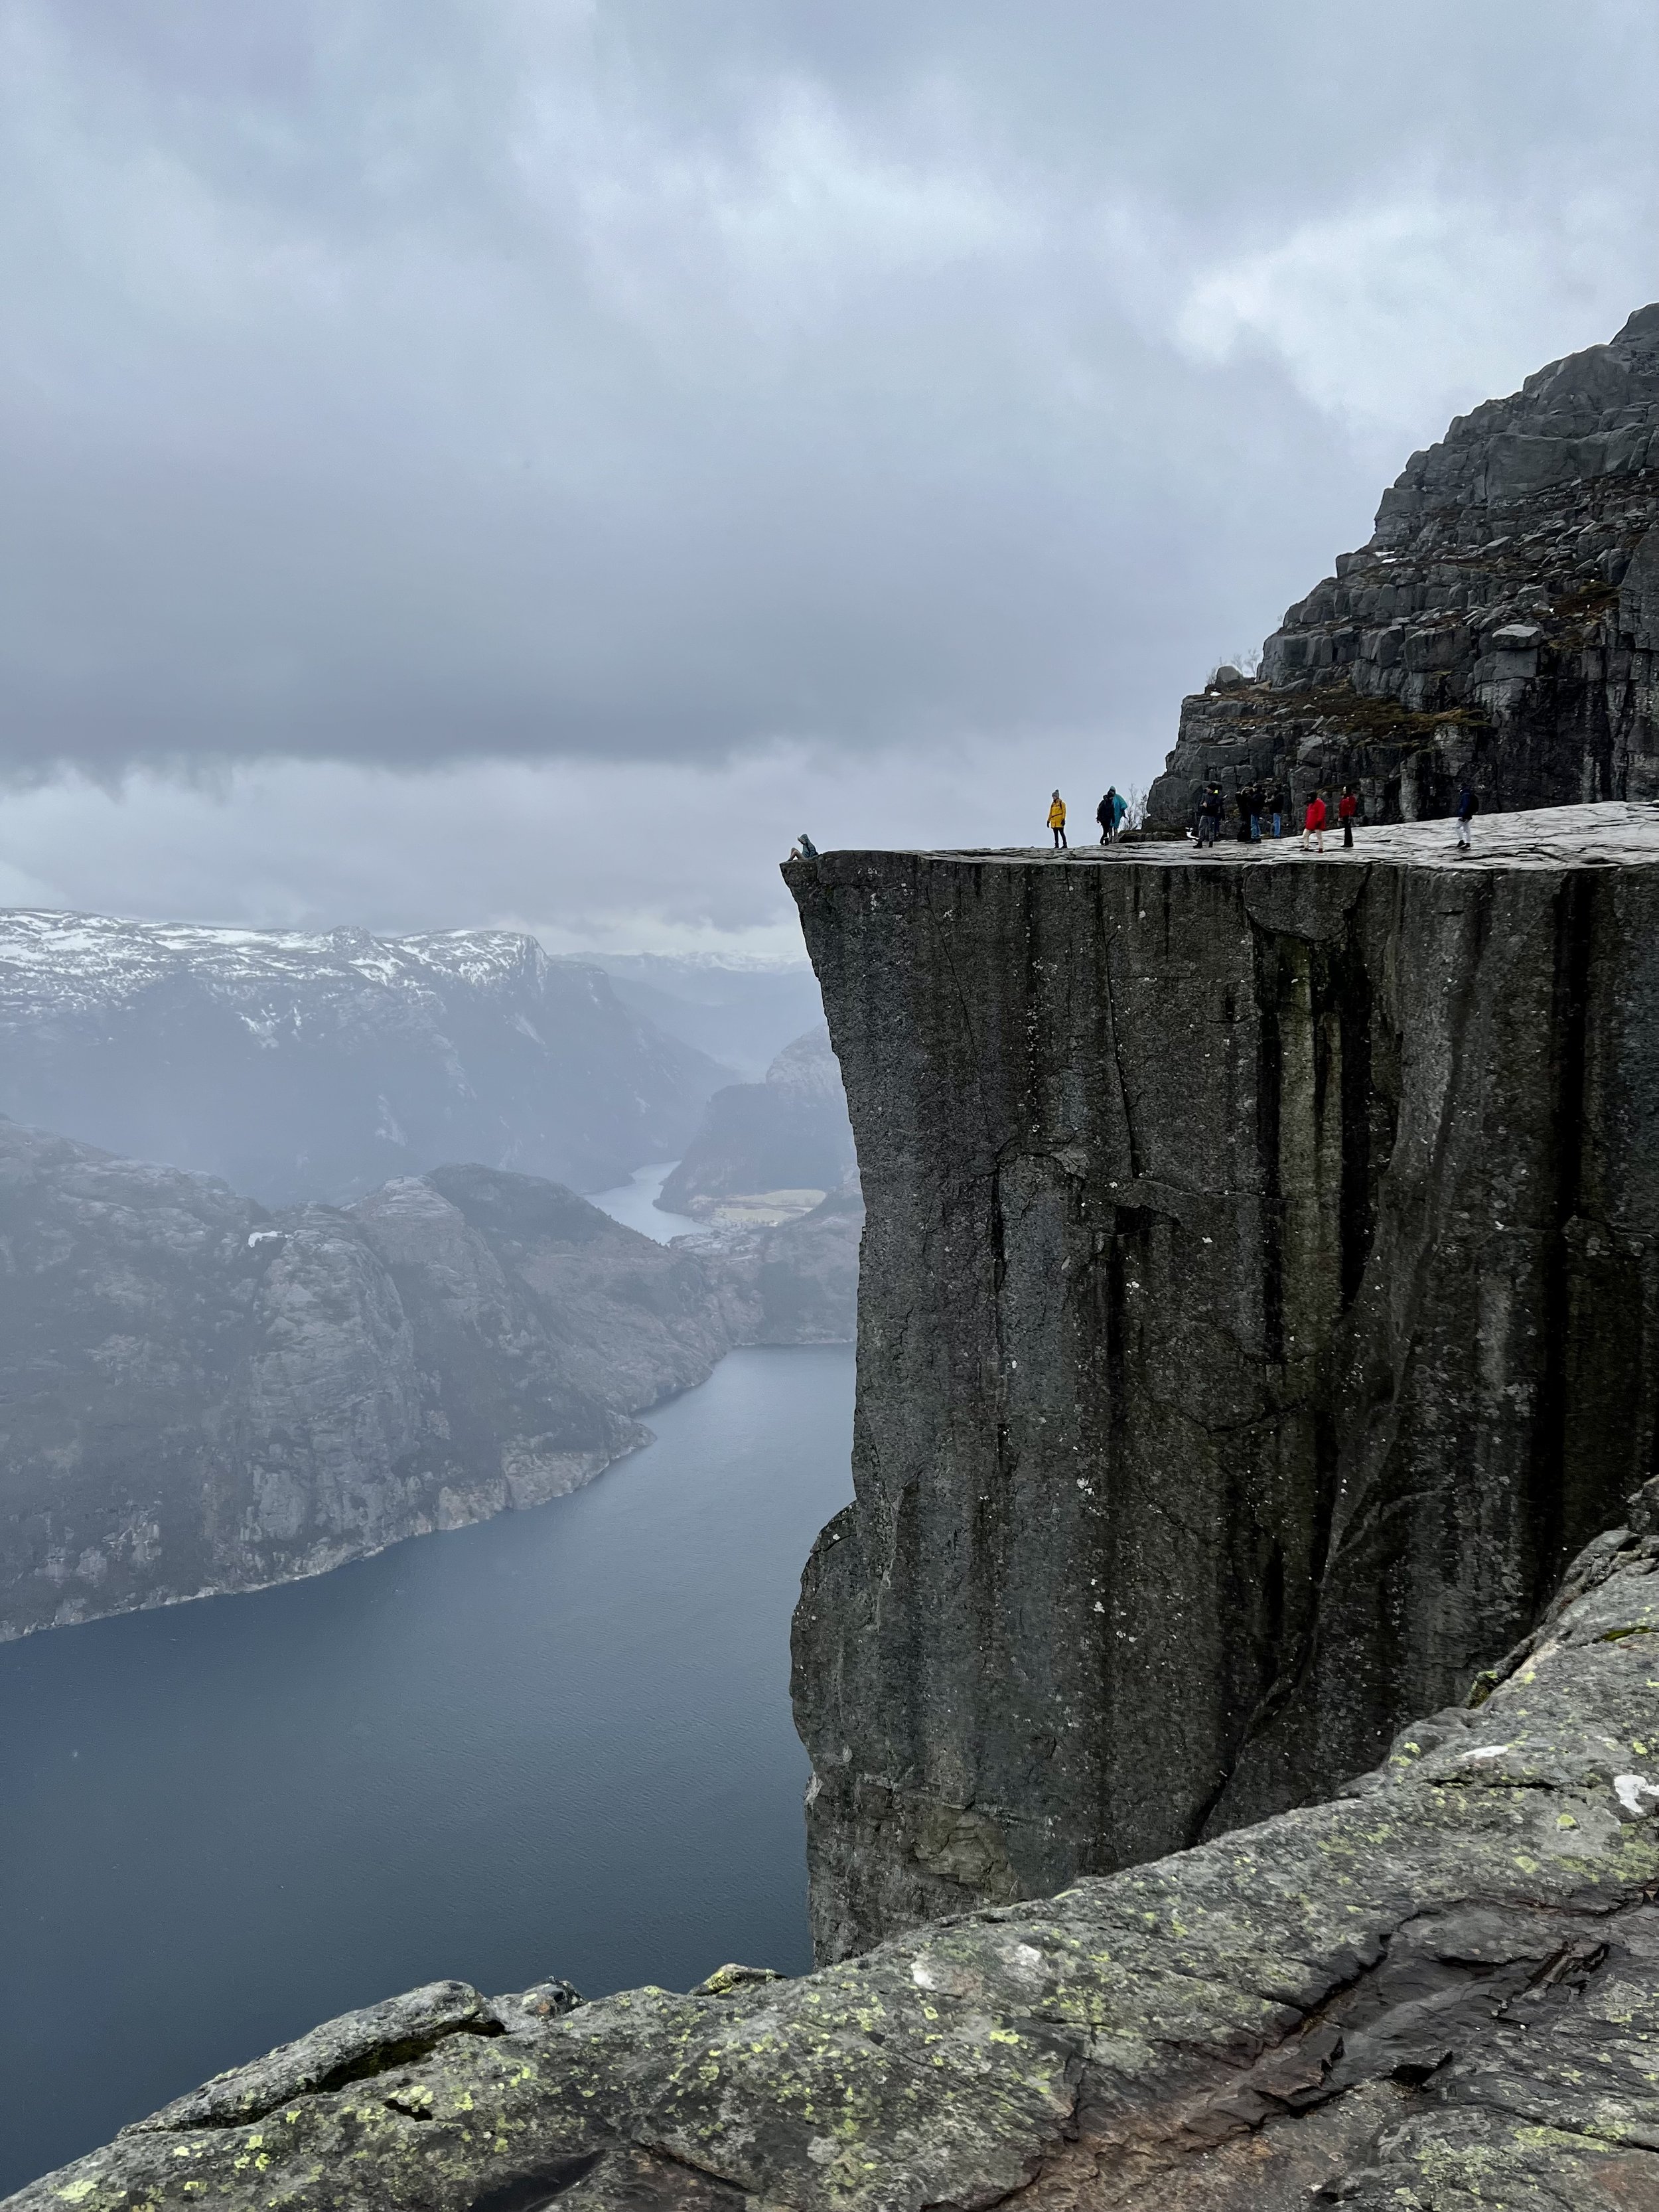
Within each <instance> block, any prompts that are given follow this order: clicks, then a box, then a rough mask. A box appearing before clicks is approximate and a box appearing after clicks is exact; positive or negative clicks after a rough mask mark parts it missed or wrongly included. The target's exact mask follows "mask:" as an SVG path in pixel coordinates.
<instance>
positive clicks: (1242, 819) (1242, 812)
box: [1234, 783, 1250, 845]
mask: <svg viewBox="0 0 1659 2212" xmlns="http://www.w3.org/2000/svg"><path fill="white" fill-rule="evenodd" d="M1234 804H1235V805H1237V808H1238V831H1237V836H1238V842H1239V843H1240V844H1241V845H1248V844H1249V842H1250V787H1249V784H1248V783H1241V784H1240V786H1239V787H1238V796H1237V799H1236V800H1235V802H1234Z"/></svg>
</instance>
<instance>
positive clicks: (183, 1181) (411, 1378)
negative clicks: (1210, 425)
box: [0, 1121, 732, 1635]
mask: <svg viewBox="0 0 1659 2212" xmlns="http://www.w3.org/2000/svg"><path fill="white" fill-rule="evenodd" d="M731 1343H732V1335H731V1333H730V1330H729V1328H728V1327H727V1324H726V1319H725V1316H724V1315H723V1313H722V1311H721V1310H720V1301H719V1298H718V1297H717V1295H716V1293H715V1291H714V1286H713V1285H712V1283H711V1280H710V1278H709V1276H708V1273H707V1272H706V1271H705V1269H704V1268H703V1267H702V1264H701V1263H700V1262H699V1261H696V1259H694V1258H692V1257H691V1256H690V1255H687V1254H684V1253H678V1252H672V1251H670V1250H668V1249H665V1248H664V1247H663V1246H661V1245H659V1244H655V1243H653V1242H652V1241H651V1239H650V1238H649V1237H641V1236H639V1235H638V1234H636V1233H635V1231H633V1230H630V1229H624V1228H623V1227H622V1226H621V1225H619V1224H618V1223H617V1222H614V1221H612V1220H611V1218H610V1217H609V1216H608V1215H606V1214H603V1213H601V1212H599V1211H598V1210H597V1209H596V1208H595V1207H593V1206H588V1205H587V1204H586V1203H585V1201H584V1200H581V1199H579V1198H577V1197H575V1196H574V1194H572V1193H571V1192H569V1191H568V1190H566V1189H564V1188H562V1186H560V1185H558V1184H556V1183H549V1182H542V1181H540V1180H538V1178H536V1177H533V1176H514V1175H507V1174H503V1173H501V1172H498V1171H496V1170H490V1169H486V1168H441V1169H438V1170H435V1172H434V1173H433V1174H432V1175H430V1176H427V1177H424V1178H415V1177H405V1178H403V1179H400V1180H399V1181H397V1182H392V1183H389V1184H387V1185H386V1187H385V1188H384V1189H382V1190H380V1191H377V1192H376V1193H374V1194H373V1195H372V1196H370V1197H369V1198H367V1199H364V1200H361V1201H360V1202H359V1203H358V1204H357V1205H356V1206H352V1207H349V1208H347V1209H344V1210H342V1211H336V1210H334V1209H332V1208H330V1207H326V1206H306V1207H301V1208H297V1209H295V1210H293V1211H290V1212H283V1213H281V1214H276V1215H273V1214H270V1213H268V1212H265V1210H264V1208H263V1207H261V1206H258V1205H256V1204H255V1203H254V1202H253V1201H252V1200H249V1199H246V1198H241V1197H239V1196H238V1195H237V1194H235V1193H234V1191H232V1190H230V1189H229V1188H228V1187H227V1186H226V1185H225V1184H223V1183H222V1182H216V1181H215V1180H213V1179H212V1178H211V1177H210V1176H197V1175H187V1174H185V1173H183V1172H181V1171H179V1170H174V1169H170V1168H158V1167H152V1166H149V1165H146V1164H142V1163H139V1162H135V1161H131V1160H120V1159H114V1158H111V1157H110V1156H109V1155H108V1154H107V1153H104V1152H95V1151H94V1150H93V1148H92V1147H91V1146H85V1145H77V1144H74V1143H71V1142H70V1140H69V1139H64V1138H58V1137H50V1136H46V1135H43V1134H41V1133H40V1132H38V1131H33V1130H27V1129H21V1128H19V1127H17V1126H16V1125H15V1123H11V1122H7V1121H0V1635H16V1634H20V1633H21V1632H24V1631H27V1630H28V1629H32V1628H38V1627H48V1626H53V1625H56V1624H61V1623H70V1622H74V1621H79V1620H88V1619H91V1618H93V1617H94V1616H96V1615H99V1614H102V1613H118V1612H127V1611H130V1610H131V1609H132V1608H133V1607H138V1606H145V1605H155V1604H161V1603H165V1602H167V1601H170V1600H172V1599H175V1598H181V1597H189V1596H192V1595H199V1594H202V1593H204V1592H208V1591H212V1590H221V1589H248V1588H252V1587H256V1586H258V1585H259V1584H262V1583H271V1582H281V1581H286V1580H289V1579H290V1578H291V1577H295V1576H297V1575H304V1574H313V1573H316V1572H318V1571H320V1570H322V1569H324V1568H327V1567H331V1566H335V1565H338V1564H339V1563H340V1562H341V1561H342V1560H344V1559H353V1558H357V1557H360V1556H361V1555H362V1554H363V1553H367V1552H373V1551H378V1550H380V1548H382V1547H384V1546H385V1545H386V1544H390V1543H393V1542H396V1541H398V1540H399V1539H400V1538H403V1537H405V1536H411V1535H417V1534H424V1533H425V1532H427V1531H428V1530H431V1529H435V1528H454V1527H458V1526H459V1525H460V1524H461V1523H462V1522H467V1521H473V1520H477V1519H480V1518H482V1517H483V1516H485V1515H487V1514H490V1513H495V1512H500V1511H501V1510H503V1509H505V1508H507V1507H509V1506H515V1505H531V1504H538V1503H540V1502H541V1501H542V1500H544V1499H545V1498H552V1497H556V1496H558V1495H559V1494H561V1493H562V1492H565V1491H568V1490H570V1489H573V1488H574V1487H575V1486H577V1485H578V1484H580V1483H582V1482H585V1481H586V1480H588V1479H589V1478H590V1477H591V1476H592V1475H594V1474H597V1473H598V1472H599V1470H600V1468H604V1467H605V1466H607V1465H608V1464H609V1463H610V1462H611V1461H612V1460H614V1459H616V1458H617V1457H618V1456H619V1455H621V1454H623V1453H624V1452H627V1451H629V1450H632V1449H635V1447H636V1446H637V1445H638V1444H640V1443H643V1442H644V1441H645V1440H646V1438H647V1434H648V1431H646V1430H644V1429H642V1428H641V1426H640V1425H639V1423H638V1422H637V1421H635V1420H633V1419H630V1418H629V1416H630V1415H631V1414H632V1413H635V1411H637V1410H639V1409H641V1408H643V1407H649V1406H651V1405H653V1404H654V1403H655V1402H656V1401H658V1400H659V1399H660V1398H663V1397H665V1396H666V1395H669V1394H670V1393H671V1392H672V1391H674V1390H678V1389H684V1388H685V1387H686V1386H688V1385H689V1384H691V1383H699V1382H701V1381H702V1379H703V1378H704V1377H705V1376H707V1375H708V1372H709V1370H710V1369H711V1368H712V1367H713V1366H714V1363H715V1361H716V1360H717V1359H718V1358H720V1356H721V1354H722V1353H723V1352H726V1350H728V1349H729V1348H730V1346H731Z"/></svg>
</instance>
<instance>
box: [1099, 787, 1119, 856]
mask: <svg viewBox="0 0 1659 2212" xmlns="http://www.w3.org/2000/svg"><path fill="white" fill-rule="evenodd" d="M1116 797H1117V787H1116V785H1115V784H1110V783H1109V784H1108V785H1107V787H1106V796H1105V797H1104V798H1103V799H1102V800H1101V802H1100V804H1099V805H1098V806H1097V807H1096V809H1095V820H1096V821H1097V822H1098V823H1099V824H1100V842H1101V843H1102V844H1103V845H1109V844H1110V843H1111V842H1112V835H1113V832H1114V830H1115V829H1116V827H1117V817H1116V815H1115V813H1114V812H1113V811H1112V801H1113V800H1114V799H1115V798H1116Z"/></svg>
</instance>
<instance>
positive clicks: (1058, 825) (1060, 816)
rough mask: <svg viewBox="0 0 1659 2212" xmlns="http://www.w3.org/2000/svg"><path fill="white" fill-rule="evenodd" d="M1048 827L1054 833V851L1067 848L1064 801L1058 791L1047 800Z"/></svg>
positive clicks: (1063, 850) (1059, 851)
mask: <svg viewBox="0 0 1659 2212" xmlns="http://www.w3.org/2000/svg"><path fill="white" fill-rule="evenodd" d="M1048 827H1049V828H1050V829H1052V830H1053V831H1054V850H1055V852H1057V853H1061V852H1065V851H1066V850H1068V849H1069V848H1067V846H1066V801H1065V800H1064V799H1062V798H1061V797H1060V793H1058V792H1055V793H1054V797H1053V798H1052V799H1050V800H1049V802H1048Z"/></svg>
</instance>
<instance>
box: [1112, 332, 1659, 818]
mask: <svg viewBox="0 0 1659 2212" xmlns="http://www.w3.org/2000/svg"><path fill="white" fill-rule="evenodd" d="M1465 779H1468V780H1470V781H1473V782H1474V784H1475V786H1476V787H1477V788H1478V789H1479V790H1480V793H1482V795H1483V797H1484V799H1485V802H1486V809H1487V811H1488V812H1490V811H1492V810H1493V809H1495V808H1498V807H1534V806H1547V805H1558V804H1566V803H1570V802H1572V801H1576V800H1594V799H1651V798H1653V797H1655V796H1656V794H1659V304H1656V305H1655V306H1653V307H1644V308H1642V309H1640V310H1639V311H1638V313H1635V314H1633V315H1632V317H1631V319H1630V320H1629V321H1628V322H1627V323H1626V325H1625V327H1624V328H1623V330H1621V331H1620V332H1619V334H1618V335H1617V337H1614V338H1613V339H1612V340H1611V342H1610V343H1607V345H1598V346H1590V347H1589V348H1587V349H1585V350H1584V351H1583V353H1577V354H1572V355H1570V356H1568V357H1567V358H1566V359H1565V361H1558V362H1552V363H1551V365H1550V366H1549V367H1548V368H1542V369H1540V370H1539V372H1538V373H1537V374H1536V375H1535V376H1530V377H1528V379H1527V381H1526V383H1525V384H1524V385H1523V386H1522V388H1521V390H1520V391H1519V392H1515V393H1513V394H1511V395H1510V398H1505V399H1493V400H1489V401H1487V402H1486V404H1483V405H1481V406H1480V407H1477V408H1475V409H1474V410H1473V411H1472V412H1471V413H1469V414H1468V415H1463V416H1459V417H1458V419H1457V421H1456V422H1454V423H1453V424H1452V426H1451V428H1449V430H1448V432H1447V433H1446V435H1445V437H1444V438H1443V440H1442V441H1441V442H1440V443H1439V444H1438V445H1437V446H1431V447H1429V448H1428V449H1427V451H1426V452H1424V453H1413V456H1412V458H1411V459H1410V461H1409V462H1408V463H1407V465H1406V468H1405V471H1404V472H1403V473H1402V474H1401V477H1400V478H1399V480H1398V482H1397V483H1395V484H1394V485H1393V486H1392V487H1391V489H1389V490H1388V491H1387V492H1385V493H1384V494H1383V503H1382V506H1381V507H1380V508H1379V509H1378V511H1377V517H1376V531H1375V532H1374V534H1373V536H1372V538H1371V539H1370V543H1369V544H1367V545H1365V546H1364V547H1363V548H1362V549H1361V550H1359V551H1358V552H1357V553H1344V554H1340V555H1339V556H1338V557H1337V562H1336V573H1335V574H1334V575H1333V576H1328V577H1327V578H1326V579H1325V580H1324V581H1323V582H1322V583H1321V584H1319V585H1317V586H1316V587H1315V589H1314V590H1313V591H1312V592H1310V594H1309V596H1308V597H1307V598H1306V599H1304V600H1303V601H1302V602H1301V603H1300V604H1299V605H1297V606H1294V607H1292V608H1291V610H1290V611H1289V613H1288V614H1287V615H1286V616H1285V621H1284V623H1283V626H1282V627H1281V628H1280V629H1279V630H1277V631H1276V632H1275V633H1274V635H1273V636H1272V637H1270V638H1269V639H1268V640H1267V645H1266V647H1265V648H1264V650H1263V653H1262V657H1261V669H1260V671H1259V672H1258V674H1256V675H1255V677H1254V678H1245V677H1244V676H1243V675H1242V674H1241V673H1240V672H1239V671H1237V669H1232V668H1224V669H1220V670H1218V671H1217V673H1216V676H1215V678H1213V679H1212V682H1211V684H1210V685H1209V686H1208V688H1207V689H1206V690H1205V691H1204V692H1202V693H1200V694H1198V695H1196V696H1194V697H1192V698H1190V699H1188V700H1187V701H1186V702H1184V703H1183V705H1182V714H1181V726H1180V732H1179V735H1178V737H1177V739H1176V748H1175V750H1174V751H1173V752H1172V753H1171V754H1170V757H1169V761H1168V763H1167V766H1166V768H1165V769H1164V774H1163V775H1161V776H1160V777H1159V778H1158V781H1157V782H1156V783H1155V784H1154V785H1153V787H1152V797H1151V806H1150V815H1151V818H1152V821H1153V822H1154V823H1160V824H1162V825H1164V827H1166V828H1180V827H1182V826H1184V824H1185V823H1186V822H1187V819H1188V812H1189V810H1190V808H1191V805H1192V803H1193V799H1194V796H1195V794H1196V793H1197V791H1198V790H1199V789H1200V787H1201V786H1202V785H1203V784H1204V783H1206V782H1207V781H1216V782H1218V783H1219V784H1220V785H1221V787H1222V788H1223V791H1224V793H1225V795H1226V797H1227V799H1228V800H1229V802H1230V808H1231V801H1232V799H1234V797H1235V795H1236V794H1237V792H1238V791H1239V789H1240V788H1241V787H1243V786H1245V785H1247V784H1250V783H1255V782H1263V781H1265V782H1267V783H1269V784H1271V785H1273V786H1274V787H1276V788H1277V789H1278V791H1279V794H1280V796H1281V798H1282V799H1284V800H1285V802H1286V804H1287V805H1288V807H1289V808H1290V809H1291V811H1295V812H1296V813H1297V818H1298V819H1299V818H1300V809H1301V807H1302V805H1303V804H1304V802H1305V800H1306V799H1308V798H1309V797H1310V794H1311V793H1312V792H1313V791H1314V789H1315V788H1316V787H1320V786H1323V787H1326V788H1327V789H1329V788H1331V787H1334V786H1337V785H1340V784H1344V783H1349V782H1352V784H1353V785H1354V786H1355V787H1356V789H1357V790H1358V793H1360V794H1361V796H1362V798H1363V799H1364V808H1365V814H1366V817H1367V818H1368V819H1369V820H1371V821H1374V822H1382V821H1396V820H1400V819H1401V818H1404V819H1407V820H1410V819H1413V818H1414V817H1428V816H1431V815H1436V814H1445V813H1448V812H1449V811H1450V809H1451V806H1452V804H1453V801H1454V799H1455V794H1456V792H1457V789H1458V786H1459V785H1460V783H1462V781H1464V780H1465Z"/></svg>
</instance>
